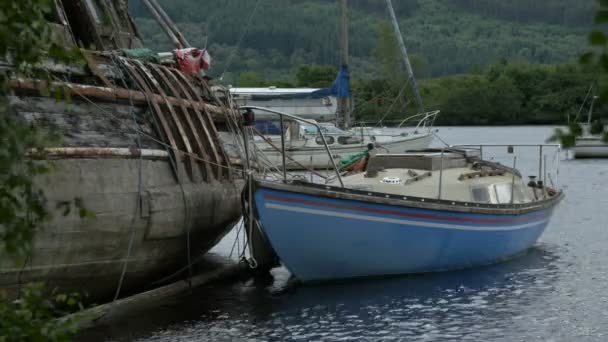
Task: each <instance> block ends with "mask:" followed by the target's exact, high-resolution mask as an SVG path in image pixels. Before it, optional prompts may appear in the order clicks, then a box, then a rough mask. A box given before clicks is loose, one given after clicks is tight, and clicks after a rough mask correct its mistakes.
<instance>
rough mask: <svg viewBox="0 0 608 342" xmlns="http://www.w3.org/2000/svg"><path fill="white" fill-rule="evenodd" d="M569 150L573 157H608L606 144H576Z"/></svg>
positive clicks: (607, 145)
mask: <svg viewBox="0 0 608 342" xmlns="http://www.w3.org/2000/svg"><path fill="white" fill-rule="evenodd" d="M571 150H572V154H573V156H574V158H608V144H603V145H599V144H597V145H577V146H575V147H572V149H571Z"/></svg>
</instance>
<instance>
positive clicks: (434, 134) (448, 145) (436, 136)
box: [433, 132, 450, 147]
mask: <svg viewBox="0 0 608 342" xmlns="http://www.w3.org/2000/svg"><path fill="white" fill-rule="evenodd" d="M433 136H434V137H435V138H437V139H439V141H441V142H442V143H443V144H444V145H445V146H447V147H450V144H448V143H446V142H445V141H444V140H443V139H441V138H440V137H439V135H437V133H435V132H433Z"/></svg>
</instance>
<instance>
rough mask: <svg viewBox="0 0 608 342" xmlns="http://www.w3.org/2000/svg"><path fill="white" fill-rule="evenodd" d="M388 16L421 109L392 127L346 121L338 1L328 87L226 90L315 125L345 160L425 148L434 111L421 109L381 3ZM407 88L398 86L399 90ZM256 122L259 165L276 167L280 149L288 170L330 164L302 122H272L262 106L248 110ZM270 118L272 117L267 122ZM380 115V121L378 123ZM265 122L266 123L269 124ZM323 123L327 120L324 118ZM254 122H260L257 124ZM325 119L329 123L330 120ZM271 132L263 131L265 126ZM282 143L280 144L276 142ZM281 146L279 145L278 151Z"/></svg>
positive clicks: (246, 102) (346, 76) (249, 103)
mask: <svg viewBox="0 0 608 342" xmlns="http://www.w3.org/2000/svg"><path fill="white" fill-rule="evenodd" d="M387 7H388V9H389V12H390V14H391V20H392V23H393V27H394V29H395V35H396V36H397V38H398V44H399V47H400V49H401V52H402V55H403V61H404V65H405V68H406V70H407V74H408V81H407V82H408V83H409V84H410V85H411V86H412V89H413V92H414V94H415V95H416V99H417V102H418V104H419V108H420V109H422V111H423V112H422V113H417V114H414V115H411V116H408V117H406V118H405V119H403V120H401V121H400V122H399V124H398V125H397V126H396V127H394V128H387V127H381V126H378V127H370V126H357V125H356V124H354V123H353V122H352V121H353V120H351V114H352V113H351V112H352V108H351V91H350V72H349V69H348V27H347V26H348V25H347V20H348V15H347V2H346V1H345V0H343V1H341V12H342V25H341V33H340V37H341V66H340V68H339V71H338V75H337V77H336V79H335V81H334V82H333V84H332V85H331V87H329V88H324V89H315V88H276V87H269V88H231V89H230V92H231V93H232V95H233V96H234V98H235V102H236V103H237V104H238V105H239V106H241V107H250V108H255V107H263V108H267V109H272V110H274V111H279V112H282V113H285V114H289V115H292V116H297V117H299V118H302V119H306V120H309V121H311V122H312V121H315V120H316V121H325V122H324V123H319V126H320V127H321V130H322V131H323V134H324V135H325V137H326V141H325V143H327V145H328V146H329V147H330V149H331V151H332V155H333V158H334V159H336V160H344V159H349V158H350V157H351V156H352V155H353V154H359V153H362V152H364V151H366V150H368V149H369V147H374V148H376V149H381V150H383V151H384V152H386V153H403V152H405V151H408V150H417V149H421V148H427V147H429V145H430V144H431V142H432V140H433V135H434V129H433V125H434V123H435V119H436V118H437V115H438V114H439V111H438V110H435V111H429V112H426V111H425V110H424V106H423V104H422V98H421V96H420V92H419V89H418V86H417V83H416V79H415V77H414V73H413V71H412V67H411V65H410V61H409V58H408V55H407V51H406V48H405V44H404V42H403V37H402V36H401V31H400V29H399V25H398V23H397V19H396V17H395V13H394V11H393V7H392V3H391V2H390V1H387ZM406 86H407V84H406V85H404V88H403V89H405V87H406ZM251 110H252V111H253V113H254V114H255V117H256V121H257V122H258V124H257V127H256V129H255V130H254V132H255V133H256V134H257V135H258V137H256V143H255V148H256V149H257V151H259V152H260V155H261V156H260V158H259V159H258V161H259V163H260V164H265V165H264V166H265V167H272V168H277V167H281V165H282V160H283V151H285V154H284V155H285V157H286V159H287V161H288V162H287V163H286V164H285V167H287V168H288V169H300V170H301V169H327V168H331V163H330V160H329V159H328V156H327V154H326V153H325V150H324V148H323V141H322V139H321V136H319V134H318V133H317V130H316V128H314V127H312V126H310V125H306V124H302V123H301V122H300V121H298V120H290V121H289V122H287V123H285V124H284V123H283V122H277V118H276V116H273V115H270V114H268V112H266V111H264V110H255V109H251ZM273 118H274V121H273V120H272V119H273ZM383 119H384V117H383V118H382V119H381V120H380V123H381V122H382V120H383ZM268 121H270V122H272V123H271V124H270V125H269V124H268ZM328 121H329V122H328ZM259 122H266V123H265V124H263V125H262V124H260V123H259ZM330 122H331V123H330ZM269 128H270V130H271V131H274V132H277V133H278V135H277V134H274V135H272V134H271V135H269V134H267V133H268V130H269ZM281 141H283V142H284V144H285V145H283V146H279V144H280V142H281ZM283 148H284V149H283Z"/></svg>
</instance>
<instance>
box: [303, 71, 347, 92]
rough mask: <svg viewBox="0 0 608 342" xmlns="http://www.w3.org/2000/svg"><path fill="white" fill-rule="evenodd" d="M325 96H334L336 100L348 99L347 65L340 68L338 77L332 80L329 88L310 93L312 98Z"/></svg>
mask: <svg viewBox="0 0 608 342" xmlns="http://www.w3.org/2000/svg"><path fill="white" fill-rule="evenodd" d="M325 96H335V97H338V98H344V97H350V73H349V71H348V66H347V65H343V66H341V67H340V71H338V77H336V79H335V80H334V83H333V84H332V85H331V88H325V89H319V90H317V91H314V92H312V97H325Z"/></svg>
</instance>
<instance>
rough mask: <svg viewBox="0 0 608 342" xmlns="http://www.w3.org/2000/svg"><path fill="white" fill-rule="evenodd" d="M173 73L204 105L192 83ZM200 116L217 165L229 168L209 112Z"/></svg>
mask: <svg viewBox="0 0 608 342" xmlns="http://www.w3.org/2000/svg"><path fill="white" fill-rule="evenodd" d="M173 72H174V74H175V75H176V76H177V77H178V78H179V79H181V81H182V82H183V84H185V85H186V86H187V89H189V90H190V92H191V93H192V94H193V95H194V97H195V100H196V101H198V102H200V103H204V100H203V99H202V98H201V97H200V95H199V94H198V93H197V92H196V89H195V88H194V86H193V85H192V83H190V81H189V80H188V79H187V78H186V76H185V75H184V74H182V73H180V72H179V71H177V70H174V71H173ZM202 116H203V120H204V121H203V122H205V123H206V124H207V127H209V128H210V132H209V133H210V134H209V137H210V139H211V140H212V142H213V143H212V145H211V146H212V147H213V151H214V155H215V156H216V158H217V162H218V164H220V165H224V166H230V164H229V160H228V157H227V156H226V151H224V148H223V146H222V144H221V143H220V141H219V134H218V132H217V128H216V127H215V123H214V122H213V119H212V118H211V115H209V112H208V111H207V110H203V115H202ZM218 150H219V153H218ZM229 176H230V177H231V175H229Z"/></svg>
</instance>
